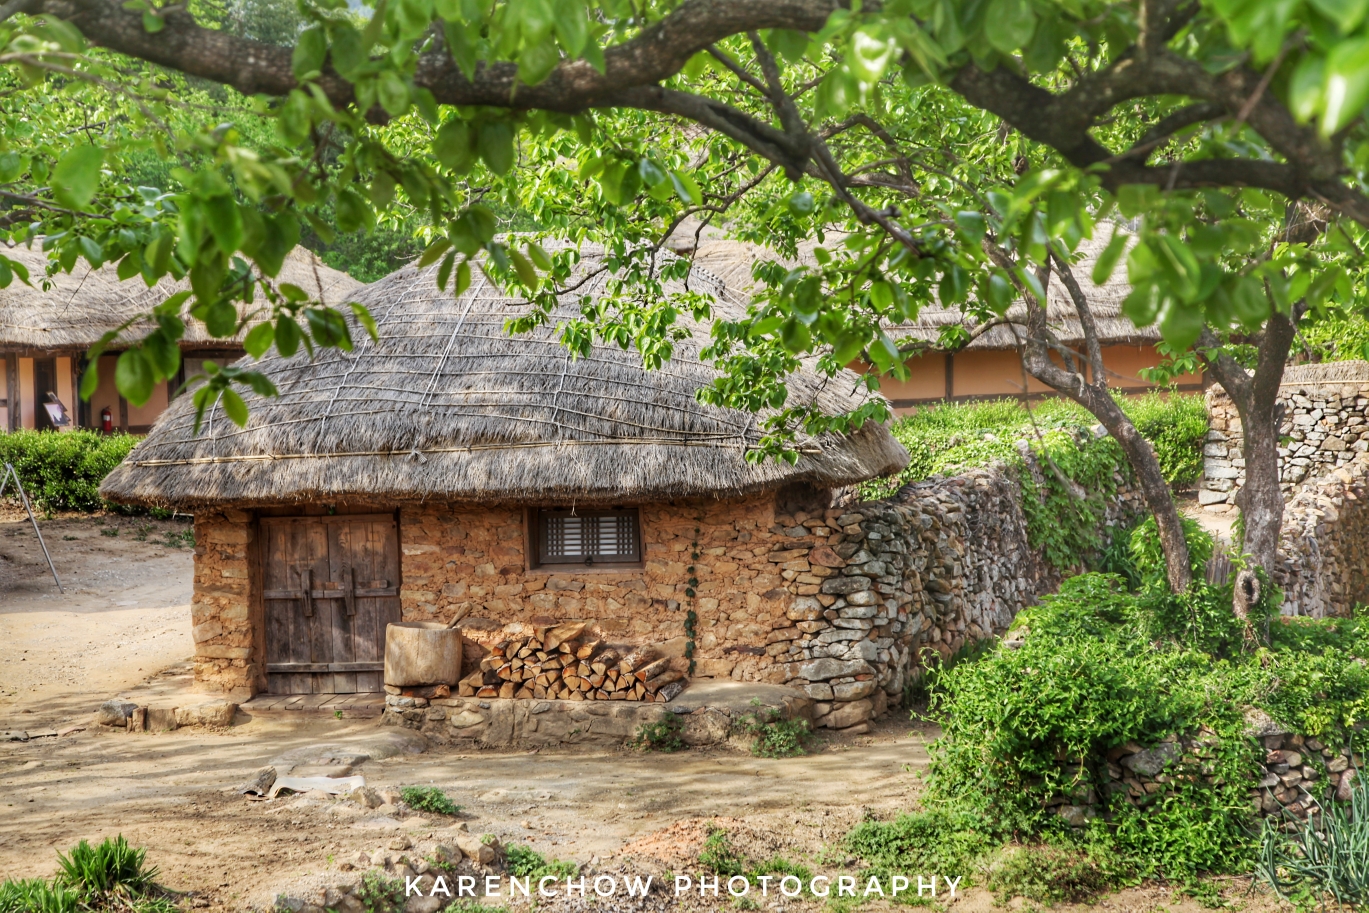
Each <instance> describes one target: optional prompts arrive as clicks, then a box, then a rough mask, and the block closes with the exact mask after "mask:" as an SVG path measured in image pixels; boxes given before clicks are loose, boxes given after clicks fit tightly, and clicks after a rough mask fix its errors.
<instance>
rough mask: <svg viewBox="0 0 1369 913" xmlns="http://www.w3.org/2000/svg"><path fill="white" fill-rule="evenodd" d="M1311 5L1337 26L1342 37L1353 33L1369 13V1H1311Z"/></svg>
mask: <svg viewBox="0 0 1369 913" xmlns="http://www.w3.org/2000/svg"><path fill="white" fill-rule="evenodd" d="M1311 3H1312V6H1313V8H1315V9H1316V10H1317V11H1318V12H1319V13H1321V14H1322V15H1323V16H1325V17H1326V18H1327V19H1330V20H1331V21H1332V22H1334V23H1335V24H1336V27H1337V28H1339V29H1340V31H1341V34H1342V35H1348V34H1349V33H1350V32H1352V31H1353V30H1354V28H1355V26H1357V25H1359V24H1360V22H1361V21H1362V20H1363V19H1364V14H1365V12H1369V0H1311Z"/></svg>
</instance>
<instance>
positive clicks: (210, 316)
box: [203, 299, 238, 339]
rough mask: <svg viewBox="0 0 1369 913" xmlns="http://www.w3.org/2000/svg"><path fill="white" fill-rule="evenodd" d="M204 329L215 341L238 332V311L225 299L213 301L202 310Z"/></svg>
mask: <svg viewBox="0 0 1369 913" xmlns="http://www.w3.org/2000/svg"><path fill="white" fill-rule="evenodd" d="M203 320H204V328H205V329H206V330H208V331H209V335H210V336H213V337H214V338H216V339H224V338H225V337H228V336H232V335H234V334H236V333H237V332H238V309H237V308H235V307H233V302H231V301H228V300H227V299H224V300H221V301H215V302H214V303H213V304H211V305H210V306H209V307H207V308H205V309H204V317H203Z"/></svg>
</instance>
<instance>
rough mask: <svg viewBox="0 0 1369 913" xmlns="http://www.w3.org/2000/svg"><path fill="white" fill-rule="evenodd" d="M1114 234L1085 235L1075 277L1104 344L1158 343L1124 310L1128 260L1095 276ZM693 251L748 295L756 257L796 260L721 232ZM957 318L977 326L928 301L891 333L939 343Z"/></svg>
mask: <svg viewBox="0 0 1369 913" xmlns="http://www.w3.org/2000/svg"><path fill="white" fill-rule="evenodd" d="M1111 237H1112V232H1111V230H1110V226H1109V225H1107V224H1104V225H1100V226H1099V227H1098V229H1097V230H1096V232H1095V236H1094V238H1093V239H1091V240H1085V241H1083V242H1082V243H1081V244H1080V246H1079V252H1080V254H1081V255H1082V257H1081V260H1080V262H1079V263H1077V264H1074V265H1073V266H1072V270H1073V272H1074V277H1075V279H1077V280H1078V281H1079V285H1080V287H1081V288H1082V289H1083V290H1084V294H1085V295H1086V296H1088V300H1089V304H1090V306H1091V308H1092V310H1093V317H1094V320H1095V321H1096V322H1097V324H1098V338H1099V340H1100V341H1101V342H1103V343H1104V344H1113V345H1117V344H1148V343H1153V342H1155V341H1156V340H1158V339H1159V338H1160V332H1159V330H1158V329H1156V328H1155V327H1154V326H1149V327H1137V326H1136V325H1135V324H1133V323H1132V322H1131V321H1130V320H1128V319H1127V318H1126V317H1123V316H1122V301H1123V299H1125V298H1126V297H1127V295H1128V294H1129V293H1130V292H1131V286H1130V285H1129V284H1128V283H1127V280H1126V265H1125V261H1123V262H1122V263H1120V264H1118V266H1117V268H1116V269H1115V270H1113V273H1112V278H1110V279H1109V280H1108V281H1107V283H1105V284H1104V285H1101V286H1100V285H1094V283H1093V280H1092V279H1091V278H1090V275H1091V274H1092V272H1093V264H1094V263H1095V262H1096V261H1097V259H1098V255H1099V254H1100V253H1101V252H1102V250H1103V248H1104V247H1106V246H1107V242H1108V240H1109V238H1111ZM688 243H689V246H690V247H693V242H692V239H690V240H689V242H688ZM693 257H694V262H695V263H696V264H698V265H699V266H702V267H703V268H705V269H707V270H708V271H709V272H711V273H713V274H715V275H717V276H718V277H719V278H721V279H722V280H723V282H725V283H726V284H727V286H728V288H730V289H734V290H737V291H739V292H741V293H742V294H743V295H746V294H749V293H750V291H751V290H752V289H753V287H754V286H755V282H754V280H753V279H752V278H751V265H752V264H753V263H754V262H755V261H757V260H776V261H779V262H781V263H786V264H790V261H787V260H785V259H784V258H781V257H778V256H777V255H776V254H775V253H774V252H773V251H770V250H767V249H766V248H764V247H761V246H760V245H758V244H748V243H746V242H743V241H732V240H726V239H720V238H703V239H701V240H700V243H699V244H698V246H697V248H695V249H694V252H693ZM797 262H798V263H808V264H810V265H811V263H812V260H811V258H810V257H807V256H804V255H803V254H802V253H801V255H800V257H799V258H798V261H797ZM1046 291H1047V298H1048V300H1049V306H1048V307H1047V309H1046V314H1047V319H1048V321H1049V323H1050V327H1051V329H1052V330H1054V332H1055V334H1056V336H1058V337H1059V338H1060V341H1061V342H1062V343H1066V344H1073V345H1082V344H1083V342H1084V331H1083V327H1082V326H1081V325H1080V323H1079V315H1078V314H1077V313H1076V312H1075V309H1074V303H1073V302H1072V301H1071V300H1070V297H1069V293H1068V292H1067V291H1066V290H1065V287H1064V285H1063V284H1062V283H1061V282H1060V281H1059V280H1058V279H1057V278H1054V277H1053V279H1052V282H1051V283H1050V285H1049V287H1048V288H1047V290H1046ZM1006 316H1007V317H1008V318H1009V319H1010V320H1013V321H1018V322H1020V321H1023V320H1025V319H1026V306H1025V305H1023V304H1021V303H1020V302H1019V303H1017V304H1015V305H1013V307H1011V308H1009V310H1008V313H1007V315H1006ZM954 324H964V325H965V326H966V329H973V327H972V326H970V325H969V324H968V323H966V320H965V315H964V314H962V313H961V312H960V310H959V308H944V307H924V308H923V309H922V310H921V311H920V312H919V313H918V315H917V320H916V322H915V323H913V324H911V325H908V324H900V325H897V326H891V327H889V333H890V335H891V336H893V337H894V338H896V339H920V340H922V341H924V342H927V343H930V344H933V345H935V344H937V343H938V342H939V340H940V338H941V328H942V327H944V326H950V325H954ZM1022 332H1023V329H1022V328H1019V330H1018V333H1019V334H1020V333H1022ZM966 348H967V349H1016V348H1017V336H1015V335H1014V334H1013V328H1012V327H1010V326H1007V325H999V326H996V327H993V328H991V329H990V330H988V331H987V332H985V333H984V335H982V336H980V337H979V338H978V339H976V340H975V341H974V342H972V343H970V344H969V345H968V346H966Z"/></svg>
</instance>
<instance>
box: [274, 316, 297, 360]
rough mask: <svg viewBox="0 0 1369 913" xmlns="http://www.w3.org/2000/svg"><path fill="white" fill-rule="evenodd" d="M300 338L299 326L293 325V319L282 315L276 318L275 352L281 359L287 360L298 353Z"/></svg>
mask: <svg viewBox="0 0 1369 913" xmlns="http://www.w3.org/2000/svg"><path fill="white" fill-rule="evenodd" d="M302 336H303V334H302V333H301V332H300V328H299V324H298V323H295V320H294V318H293V317H289V316H287V315H285V314H282V315H280V316H279V317H277V318H276V351H277V352H279V353H280V354H281V357H283V358H289V357H291V356H292V355H294V354H295V353H296V352H298V351H299V343H300V339H301V337H302Z"/></svg>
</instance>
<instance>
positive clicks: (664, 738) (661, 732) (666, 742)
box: [632, 713, 689, 752]
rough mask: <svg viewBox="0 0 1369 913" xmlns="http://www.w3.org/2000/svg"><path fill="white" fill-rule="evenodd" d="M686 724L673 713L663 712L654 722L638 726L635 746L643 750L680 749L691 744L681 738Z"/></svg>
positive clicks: (633, 743) (633, 744) (634, 739)
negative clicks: (681, 732)
mask: <svg viewBox="0 0 1369 913" xmlns="http://www.w3.org/2000/svg"><path fill="white" fill-rule="evenodd" d="M683 728H684V724H683V723H681V722H680V718H679V717H678V716H677V715H675V714H673V713H663V714H661V716H660V718H659V719H658V720H656V721H655V722H653V723H643V724H642V725H640V726H638V727H637V735H636V737H635V738H633V740H632V747H633V748H640V749H641V750H642V751H666V752H669V751H679V750H681V749H683V748H688V747H689V746H688V745H686V744H685V741H684V739H682V738H680V730H682V729H683Z"/></svg>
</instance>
